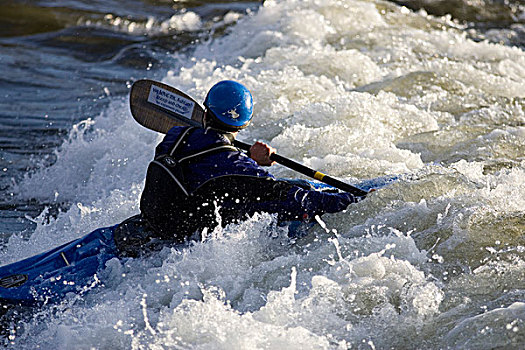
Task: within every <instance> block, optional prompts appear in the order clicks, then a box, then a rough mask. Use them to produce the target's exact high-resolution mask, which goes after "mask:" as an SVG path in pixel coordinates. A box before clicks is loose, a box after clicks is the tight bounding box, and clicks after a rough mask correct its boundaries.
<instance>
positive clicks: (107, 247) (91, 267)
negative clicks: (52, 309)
mask: <svg viewBox="0 0 525 350" xmlns="http://www.w3.org/2000/svg"><path fill="white" fill-rule="evenodd" d="M381 179H382V180H377V179H374V180H369V181H368V182H364V183H362V184H360V187H361V188H362V189H364V190H367V191H368V190H369V189H370V188H379V187H383V186H385V185H386V184H388V183H390V182H392V181H395V178H394V177H385V178H381ZM291 182H296V183H297V184H298V185H302V186H310V187H312V188H316V189H319V190H330V189H333V188H331V187H330V186H328V185H325V184H322V183H318V182H313V181H306V180H292V181H291ZM131 219H133V218H131ZM131 221H132V220H131ZM126 222H128V220H127V221H125V222H124V223H121V224H119V225H115V226H112V227H104V228H99V229H97V230H95V231H93V232H91V233H89V234H87V235H86V236H84V237H81V238H78V239H75V240H73V241H71V242H69V243H66V244H63V245H61V246H59V247H57V248H54V249H52V250H50V251H47V252H44V253H41V254H38V255H35V256H33V257H30V258H27V259H24V260H21V261H18V262H15V263H12V264H9V265H5V266H2V267H0V304H1V305H23V306H28V305H29V306H30V305H39V304H47V303H56V302H60V301H61V300H63V299H64V298H65V297H66V295H67V294H69V293H75V294H79V293H84V292H85V291H87V290H89V289H90V288H89V287H90V286H92V285H96V284H97V281H98V279H97V273H98V272H99V271H101V270H103V269H104V268H105V266H106V263H107V262H108V261H109V260H111V259H113V258H122V257H125V256H129V255H126V254H125V253H124V252H123V250H122V249H118V248H117V245H116V243H115V236H116V235H117V236H118V232H119V230H122V228H123V227H125V226H126V225H125V223H126ZM286 224H287V225H288V232H289V236H290V237H297V236H302V235H303V234H304V233H305V232H307V230H308V229H309V228H310V227H311V226H312V225H314V224H313V223H310V224H307V223H303V222H291V223H286ZM139 226H140V225H138V226H137V225H135V226H133V225H131V230H140V227H139ZM128 232H129V231H128ZM148 244H149V245H151V247H153V245H154V244H155V243H154V242H153V243H151V242H148V243H147V244H142V243H141V242H138V243H137V246H147V245H148ZM165 244H166V243H165V242H164V243H163V242H160V243H159V246H160V245H165ZM119 248H121V247H119ZM154 249H155V247H153V249H151V250H154Z"/></svg>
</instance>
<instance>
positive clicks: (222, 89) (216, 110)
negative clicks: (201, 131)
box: [204, 80, 253, 131]
mask: <svg viewBox="0 0 525 350" xmlns="http://www.w3.org/2000/svg"><path fill="white" fill-rule="evenodd" d="M204 106H206V108H207V109H208V111H209V112H211V113H209V114H210V116H211V117H212V124H213V125H214V126H216V127H217V128H218V129H221V130H225V131H237V130H240V129H243V128H245V127H246V126H248V124H250V121H251V120H252V116H253V99H252V94H251V93H250V91H249V90H248V89H247V88H246V87H245V86H244V85H242V84H240V83H238V82H236V81H232V80H223V81H221V82H218V83H217V84H215V85H213V86H212V88H211V89H210V91H208V95H206V99H205V100H204Z"/></svg>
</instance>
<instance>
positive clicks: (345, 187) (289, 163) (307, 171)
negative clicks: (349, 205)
mask: <svg viewBox="0 0 525 350" xmlns="http://www.w3.org/2000/svg"><path fill="white" fill-rule="evenodd" d="M234 146H235V147H238V148H240V149H243V150H245V151H249V150H250V147H251V145H249V144H247V143H245V142H242V141H239V140H235V141H234ZM270 159H271V160H273V161H275V162H277V163H279V164H281V165H284V166H285V167H287V168H290V169H292V170H295V171H297V172H299V173H301V174H303V175H306V176H309V177H312V178H314V179H316V180H319V181H321V182H324V183H325V184H328V185H330V186H333V187H335V188H338V189H340V190H342V191H345V192H349V193H351V194H353V195H354V196H358V197H364V196H366V194H367V192H366V191H363V190H361V189H359V188H357V187H354V186H352V185H349V184H347V183H346V182H343V181H340V180H337V179H336V178H333V177H331V176H329V175H325V174H323V173H321V172H319V171H317V170H314V169H311V168H309V167H307V166H305V165H303V164H301V163H297V162H296V161H294V160H291V159H288V158H286V157H283V156H281V155H279V154H277V153H273V154H271V155H270Z"/></svg>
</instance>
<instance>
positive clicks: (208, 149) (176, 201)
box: [140, 127, 357, 241]
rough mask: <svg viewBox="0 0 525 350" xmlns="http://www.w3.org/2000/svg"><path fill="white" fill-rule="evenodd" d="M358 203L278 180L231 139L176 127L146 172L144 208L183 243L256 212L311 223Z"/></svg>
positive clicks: (159, 228) (158, 227) (166, 234)
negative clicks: (205, 229) (315, 217)
mask: <svg viewBox="0 0 525 350" xmlns="http://www.w3.org/2000/svg"><path fill="white" fill-rule="evenodd" d="M356 201H357V198H356V197H354V196H352V195H351V194H349V193H327V192H320V191H316V190H312V189H305V188H302V187H299V186H296V185H294V184H291V183H289V182H287V181H284V180H277V179H275V178H274V177H273V176H272V175H271V174H270V173H268V172H267V171H266V170H265V169H263V168H261V167H260V166H259V165H257V163H256V162H255V161H254V160H252V159H251V158H249V157H248V156H247V155H246V154H245V153H243V152H241V151H239V150H238V149H236V148H235V147H233V146H232V140H231V139H230V138H229V135H228V134H221V133H219V132H216V131H214V130H212V129H208V130H204V129H198V128H188V127H174V128H172V129H171V130H170V131H169V132H168V133H167V135H166V136H165V138H164V140H163V141H162V142H161V143H160V144H159V145H158V146H157V148H156V152H155V159H154V161H152V162H151V163H150V165H149V167H148V172H147V176H146V184H145V187H144V191H143V193H142V197H141V202H140V209H141V213H142V216H143V217H144V218H145V219H146V220H147V221H148V222H149V224H150V225H151V226H152V227H153V228H154V230H155V231H156V232H157V233H158V234H159V235H160V237H162V238H169V239H173V237H174V236H175V237H176V240H177V241H183V240H186V239H187V238H189V237H190V236H191V235H192V234H193V233H194V232H196V231H201V230H203V229H204V228H206V227H207V228H209V229H213V228H214V227H215V226H217V225H218V224H222V225H225V224H228V223H231V222H234V221H236V220H240V219H245V218H246V217H247V216H248V215H252V214H254V213H255V212H268V213H277V214H278V218H279V220H280V221H294V220H308V219H310V218H313V217H314V216H315V215H320V214H323V213H334V212H338V211H342V210H344V209H345V208H346V207H347V206H348V205H349V204H350V203H353V202H356ZM217 213H218V214H219V215H217Z"/></svg>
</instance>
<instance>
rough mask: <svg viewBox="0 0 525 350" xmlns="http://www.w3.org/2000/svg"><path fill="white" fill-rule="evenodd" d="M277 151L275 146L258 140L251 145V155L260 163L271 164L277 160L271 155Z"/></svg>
mask: <svg viewBox="0 0 525 350" xmlns="http://www.w3.org/2000/svg"><path fill="white" fill-rule="evenodd" d="M274 153H275V148H273V147H270V146H268V145H267V144H265V143H263V142H259V141H257V142H256V143H254V144H253V145H252V147H250V157H251V158H252V159H253V160H255V161H256V162H257V164H259V165H264V166H270V165H273V164H274V163H275V162H274V161H273V160H271V159H270V156H271V155H272V154H274Z"/></svg>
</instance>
